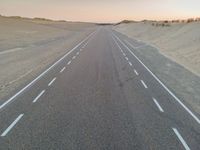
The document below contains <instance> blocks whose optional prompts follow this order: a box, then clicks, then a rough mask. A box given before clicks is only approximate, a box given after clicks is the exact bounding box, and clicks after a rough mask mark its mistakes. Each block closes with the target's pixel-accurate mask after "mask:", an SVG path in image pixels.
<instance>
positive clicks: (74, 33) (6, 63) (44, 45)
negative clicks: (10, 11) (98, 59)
mask: <svg viewBox="0 0 200 150" xmlns="http://www.w3.org/2000/svg"><path fill="white" fill-rule="evenodd" d="M94 29H95V24H90V23H76V22H64V21H62V22H61V21H52V20H42V19H29V18H20V17H3V16H0V68H1V69H0V99H4V98H5V97H7V96H8V95H9V94H11V95H12V93H15V92H14V91H15V90H16V89H18V87H19V86H22V85H25V83H28V81H31V80H32V79H33V78H34V77H36V76H37V75H38V74H39V73H41V72H42V70H44V68H46V67H47V66H48V65H49V64H51V63H53V62H54V61H55V60H57V59H58V58H60V57H61V56H63V55H64V54H65V53H66V52H67V51H69V50H70V49H71V48H72V47H73V46H74V45H76V44H77V43H79V42H80V41H81V40H82V39H83V38H85V37H86V36H87V35H89V34H90V33H91V32H92V31H94ZM8 97H9V96H8ZM0 103H1V101H0Z"/></svg>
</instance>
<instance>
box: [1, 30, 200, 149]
mask: <svg viewBox="0 0 200 150" xmlns="http://www.w3.org/2000/svg"><path fill="white" fill-rule="evenodd" d="M134 46H137V41H132V43H126V42H125V40H124V39H122V37H120V35H119V34H118V33H115V32H114V31H112V30H111V29H110V28H108V27H102V28H100V29H98V30H97V31H95V32H94V33H92V34H91V35H90V36H89V37H86V38H85V39H84V40H83V41H82V42H81V43H77V45H75V47H74V48H73V49H72V50H70V51H69V50H68V51H67V52H66V54H65V55H64V56H63V57H62V58H61V59H59V60H57V61H56V62H55V63H54V64H52V65H51V66H50V67H49V68H47V69H46V70H44V72H43V73H42V74H40V75H38V77H37V78H36V79H34V80H33V81H30V84H28V85H27V86H25V87H24V88H22V89H19V92H17V93H16V94H15V95H13V96H11V97H10V98H9V99H7V100H5V101H4V102H3V103H2V104H1V105H0V122H1V124H0V134H1V137H0V149H2V150H7V149H10V150H22V149H24V150H29V149H34V150H39V149H45V150H46V149H48V150H51V149H52V150H55V149H56V150H77V149H84V150H90V149H91V150H112V149H113V150H118V149H119V150H128V149H131V150H133V149H140V150H142V149H144V150H147V149H150V150H156V149H159V150H162V149H163V150H165V149H170V150H171V149H174V150H179V149H180V150H184V149H186V150H189V149H192V150H193V149H194V150H199V149H200V121H199V118H200V116H199V115H198V114H196V113H195V112H194V111H193V110H192V109H191V108H190V107H189V106H186V105H185V104H184V103H183V102H182V101H181V100H180V99H178V98H177V97H176V96H175V95H174V94H173V92H171V91H173V89H172V90H170V89H168V88H167V87H166V86H165V85H164V84H163V83H162V81H160V80H159V79H158V78H157V77H156V75H154V74H153V72H151V70H149V69H148V68H147V67H146V66H145V62H142V61H141V60H140V59H139V58H138V57H137V56H136V55H135V54H134Z"/></svg>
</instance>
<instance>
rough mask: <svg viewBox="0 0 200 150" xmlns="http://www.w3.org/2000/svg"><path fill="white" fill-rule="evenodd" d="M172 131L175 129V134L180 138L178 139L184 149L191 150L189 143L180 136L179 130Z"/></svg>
mask: <svg viewBox="0 0 200 150" xmlns="http://www.w3.org/2000/svg"><path fill="white" fill-rule="evenodd" d="M172 129H173V131H174V133H175V134H176V136H177V137H178V139H179V140H180V141H181V143H182V144H183V146H184V148H185V149H186V150H190V148H189V146H188V145H187V143H186V142H185V140H184V139H183V137H182V136H181V135H180V133H179V132H178V130H177V129H176V128H172Z"/></svg>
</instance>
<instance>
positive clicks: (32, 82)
mask: <svg viewBox="0 0 200 150" xmlns="http://www.w3.org/2000/svg"><path fill="white" fill-rule="evenodd" d="M94 33H96V31H94V32H92V33H91V34H90V35H89V36H88V37H86V38H85V39H84V40H82V41H81V42H80V43H79V44H77V45H76V46H75V47H74V48H73V49H71V50H70V51H69V52H67V53H66V54H65V55H64V56H62V57H61V58H60V59H59V60H58V61H56V62H55V63H54V64H53V65H51V66H50V67H49V68H48V69H46V70H45V71H44V72H43V73H41V74H40V75H39V76H38V77H36V78H35V79H34V80H33V81H31V82H30V83H29V84H27V85H26V86H25V87H24V88H22V89H21V90H20V91H19V92H17V93H16V94H14V95H13V96H12V97H11V98H9V99H8V100H6V101H5V102H4V103H3V104H1V105H0V110H1V109H2V108H3V107H5V106H6V105H7V104H8V103H10V102H11V101H13V100H14V99H15V98H16V97H17V96H18V95H20V94H21V93H22V92H24V91H25V90H26V89H27V88H29V87H30V86H32V85H33V84H34V83H35V82H36V81H37V80H39V79H40V78H41V77H42V76H44V75H45V74H46V73H47V72H49V71H50V70H51V69H52V68H53V67H54V66H56V65H57V64H58V63H60V62H61V61H62V60H63V59H65V57H67V56H68V55H69V54H71V53H72V52H73V51H74V50H75V49H77V48H78V47H79V46H80V45H81V44H82V43H84V42H85V41H86V40H87V39H89V38H90V37H91V36H92V35H93V34H94Z"/></svg>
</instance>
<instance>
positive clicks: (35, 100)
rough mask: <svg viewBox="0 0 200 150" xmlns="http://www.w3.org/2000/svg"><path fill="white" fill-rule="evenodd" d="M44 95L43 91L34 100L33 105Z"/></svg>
mask: <svg viewBox="0 0 200 150" xmlns="http://www.w3.org/2000/svg"><path fill="white" fill-rule="evenodd" d="M44 93H45V90H43V91H42V92H41V93H40V94H39V95H38V96H37V97H36V98H35V99H34V100H33V103H35V102H37V100H38V99H39V98H40V97H41V96H42V95H43V94H44Z"/></svg>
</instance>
